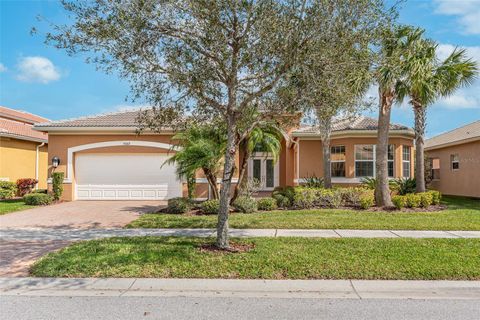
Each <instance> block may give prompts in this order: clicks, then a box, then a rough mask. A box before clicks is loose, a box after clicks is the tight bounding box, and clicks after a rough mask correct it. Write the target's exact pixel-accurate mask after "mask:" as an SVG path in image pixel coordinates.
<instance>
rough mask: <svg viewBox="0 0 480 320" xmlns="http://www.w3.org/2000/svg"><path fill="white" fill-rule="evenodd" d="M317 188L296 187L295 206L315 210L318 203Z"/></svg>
mask: <svg viewBox="0 0 480 320" xmlns="http://www.w3.org/2000/svg"><path fill="white" fill-rule="evenodd" d="M318 190H319V189H316V188H307V187H296V188H295V190H294V191H295V194H294V197H293V206H294V207H296V208H300V209H310V208H313V207H314V206H315V204H316V201H317V191H318Z"/></svg>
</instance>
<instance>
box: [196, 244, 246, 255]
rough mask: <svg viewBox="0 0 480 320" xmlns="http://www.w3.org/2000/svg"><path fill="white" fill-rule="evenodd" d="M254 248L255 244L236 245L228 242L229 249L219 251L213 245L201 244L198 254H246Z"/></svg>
mask: <svg viewBox="0 0 480 320" xmlns="http://www.w3.org/2000/svg"><path fill="white" fill-rule="evenodd" d="M254 248H255V244H253V243H238V242H233V241H230V248H228V249H220V248H219V247H217V246H216V245H215V244H213V243H208V244H202V245H200V246H199V248H198V249H199V250H200V252H214V253H219V254H224V253H242V252H248V251H250V250H252V249H254Z"/></svg>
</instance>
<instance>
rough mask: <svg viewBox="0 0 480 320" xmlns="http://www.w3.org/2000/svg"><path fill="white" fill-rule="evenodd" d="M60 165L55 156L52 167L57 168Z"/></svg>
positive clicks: (58, 159)
mask: <svg viewBox="0 0 480 320" xmlns="http://www.w3.org/2000/svg"><path fill="white" fill-rule="evenodd" d="M59 164H60V158H59V157H57V156H55V157H53V158H52V167H54V168H57V167H58V165H59Z"/></svg>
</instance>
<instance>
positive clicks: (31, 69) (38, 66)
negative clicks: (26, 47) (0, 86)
mask: <svg viewBox="0 0 480 320" xmlns="http://www.w3.org/2000/svg"><path fill="white" fill-rule="evenodd" d="M18 71H19V73H18V75H17V77H16V78H17V79H18V80H20V81H25V82H40V83H43V84H46V83H49V82H51V81H56V80H58V79H60V72H59V70H58V68H57V67H55V66H54V65H53V63H52V62H51V61H50V60H48V59H47V58H44V57H24V58H21V59H20V62H19V64H18Z"/></svg>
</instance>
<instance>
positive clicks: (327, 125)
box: [319, 118, 332, 189]
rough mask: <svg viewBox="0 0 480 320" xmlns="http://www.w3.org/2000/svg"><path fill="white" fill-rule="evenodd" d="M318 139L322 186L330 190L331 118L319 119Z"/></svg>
mask: <svg viewBox="0 0 480 320" xmlns="http://www.w3.org/2000/svg"><path fill="white" fill-rule="evenodd" d="M319 128H320V137H321V140H322V149H323V150H322V151H323V152H322V154H323V184H324V186H325V188H328V189H331V188H332V171H331V169H330V166H331V164H330V136H331V133H332V118H328V119H322V118H319Z"/></svg>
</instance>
